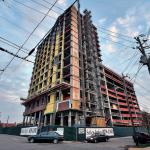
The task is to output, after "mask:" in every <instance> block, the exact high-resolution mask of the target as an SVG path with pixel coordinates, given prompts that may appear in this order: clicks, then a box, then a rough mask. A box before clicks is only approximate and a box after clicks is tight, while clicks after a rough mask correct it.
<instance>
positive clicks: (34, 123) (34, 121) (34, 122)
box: [33, 112, 36, 125]
mask: <svg viewBox="0 0 150 150" xmlns="http://www.w3.org/2000/svg"><path fill="white" fill-rule="evenodd" d="M33 125H36V112H35V113H34V120H33Z"/></svg>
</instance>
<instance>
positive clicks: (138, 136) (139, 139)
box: [133, 132, 150, 145]
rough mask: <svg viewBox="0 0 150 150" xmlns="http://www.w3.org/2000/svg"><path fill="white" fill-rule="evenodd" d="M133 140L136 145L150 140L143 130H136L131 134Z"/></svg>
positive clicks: (149, 136)
mask: <svg viewBox="0 0 150 150" xmlns="http://www.w3.org/2000/svg"><path fill="white" fill-rule="evenodd" d="M133 140H134V142H135V143H136V145H138V143H141V144H144V143H148V142H150V135H149V134H148V133H145V132H136V133H135V134H134V135H133Z"/></svg>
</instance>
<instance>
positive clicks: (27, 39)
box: [0, 0, 58, 75]
mask: <svg viewBox="0 0 150 150" xmlns="http://www.w3.org/2000/svg"><path fill="white" fill-rule="evenodd" d="M57 1H58V0H56V1H55V2H54V3H53V5H52V6H51V7H50V8H49V10H48V11H47V13H46V14H45V16H44V17H43V18H42V19H41V21H40V22H39V23H38V24H37V25H36V27H35V28H34V29H33V31H32V32H31V33H30V35H29V36H28V37H27V38H26V40H25V41H24V43H23V44H22V45H21V47H20V48H19V49H18V51H17V52H16V55H17V54H18V53H19V51H20V49H21V48H22V47H23V46H24V45H25V44H26V42H27V41H28V40H29V38H30V37H31V36H32V34H33V33H34V31H35V30H36V29H37V28H38V27H39V25H40V24H41V23H42V22H43V20H44V19H45V18H46V17H47V14H48V13H49V12H50V11H51V9H52V8H53V7H54V5H55V4H56V3H57ZM29 53H30V52H29ZM27 56H29V54H28V55H27ZM14 58H15V57H13V58H12V59H11V60H10V61H9V63H8V64H7V65H6V66H5V68H4V71H3V72H1V74H0V75H2V74H3V73H4V72H5V70H6V69H7V68H8V66H9V65H10V64H11V62H12V61H13V60H14ZM26 58H27V57H26ZM26 58H25V59H26Z"/></svg>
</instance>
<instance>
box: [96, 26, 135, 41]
mask: <svg viewBox="0 0 150 150" xmlns="http://www.w3.org/2000/svg"><path fill="white" fill-rule="evenodd" d="M98 31H99V32H102V33H104V34H107V35H109V36H112V37H115V38H117V39H119V40H124V41H126V42H130V43H133V44H136V42H134V41H131V40H128V39H126V38H123V37H122V36H118V35H117V33H115V32H114V33H113V34H112V33H111V32H110V31H105V30H104V31H102V30H101V29H98ZM108 32H109V33H108ZM114 34H115V35H114Z"/></svg>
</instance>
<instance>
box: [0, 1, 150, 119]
mask: <svg viewBox="0 0 150 150" xmlns="http://www.w3.org/2000/svg"><path fill="white" fill-rule="evenodd" d="M16 1H18V2H21V3H23V4H25V5H28V6H30V7H32V8H35V9H37V10H39V11H41V12H44V13H46V12H47V10H48V9H47V8H46V7H49V6H50V5H49V4H48V3H46V2H44V1H43V0H38V1H37V2H39V3H42V4H43V5H45V6H46V7H42V6H40V5H38V4H36V3H34V1H32V0H26V1H25V0H5V3H4V2H2V1H0V6H1V9H0V37H3V38H6V39H8V40H10V41H12V42H14V43H16V44H18V45H21V44H23V42H24V41H25V39H26V38H27V36H28V35H29V33H30V32H32V30H33V29H34V28H35V26H36V25H37V24H38V22H39V21H40V20H41V19H42V17H43V15H42V14H40V13H37V12H35V11H33V10H31V9H29V8H26V7H24V6H22V5H20V4H19V3H17V2H16ZM47 1H48V0H47ZM49 2H51V3H53V2H54V0H49ZM72 2H73V0H59V1H58V3H57V6H58V7H61V8H63V9H65V8H67V7H68V6H69V5H70V4H71V3H72ZM149 8H150V2H149V1H147V0H132V1H131V0H126V1H124V0H81V10H84V9H88V10H91V12H92V19H93V22H94V24H95V25H96V26H97V28H98V33H99V40H100V45H101V51H102V59H103V63H104V64H105V65H106V66H108V67H110V68H111V69H112V70H114V71H116V72H118V73H119V74H121V73H122V72H123V73H124V74H128V75H129V76H130V77H131V78H132V77H133V76H134V74H135V73H136V71H137V69H138V66H139V63H138V61H139V58H140V53H139V52H138V51H137V50H134V49H132V48H129V47H133V46H135V45H136V44H135V43H134V42H135V41H134V39H133V37H134V36H137V35H138V34H141V33H144V34H147V32H148V29H149V27H150V9H149ZM54 10H55V11H56V12H59V13H62V12H63V11H61V10H59V9H58V8H56V7H55V8H54ZM56 12H52V11H51V12H50V13H49V15H50V16H52V17H53V18H50V17H46V19H45V20H44V21H43V22H42V24H41V25H40V26H39V28H38V29H37V30H36V31H35V32H34V34H33V36H32V37H31V38H30V39H29V40H28V42H27V43H26V44H25V46H24V47H25V48H27V49H32V48H33V47H34V46H35V45H36V43H37V42H38V41H40V39H41V38H42V37H43V36H44V35H45V33H46V32H47V31H48V30H49V29H50V28H51V27H52V25H53V24H54V22H55V19H56V18H57V17H58V14H57V13H56ZM105 29H106V30H110V31H112V32H114V33H112V32H108V31H106V30H105ZM118 33H119V34H123V35H127V36H128V37H124V36H120V35H119V34H118ZM110 34H112V35H113V36H112V35H110ZM120 37H121V38H120ZM111 40H112V41H114V42H119V43H121V44H124V45H126V46H123V45H120V44H116V43H114V42H111ZM0 46H1V47H4V48H6V49H8V50H10V51H12V52H14V53H15V52H16V51H17V49H14V48H12V47H11V46H8V45H7V44H4V43H2V42H1V41H0ZM148 52H150V50H147V53H148ZM19 55H21V56H26V54H25V53H23V52H22V51H20V52H19ZM11 58H12V56H10V55H8V54H6V53H3V52H0V69H3V68H4V66H6V64H7V63H8V62H9V61H10V59H11ZM131 58H132V59H131ZM29 59H30V60H34V57H33V56H30V57H29ZM32 67H33V65H32V64H31V63H27V62H22V61H21V60H19V59H17V58H15V60H14V61H13V62H12V63H11V65H10V66H9V67H8V69H7V70H6V71H5V72H4V73H3V74H2V76H1V77H0V102H1V103H0V112H1V118H0V119H1V120H2V121H4V122H6V119H7V116H8V115H9V116H10V120H9V121H10V122H20V121H22V113H23V111H24V107H23V106H21V104H20V100H19V98H20V97H26V96H27V93H28V88H29V84H30V78H31V74H32ZM136 82H137V83H136ZM136 82H135V91H136V94H137V97H138V101H139V103H140V106H141V108H142V109H144V110H150V101H149V100H150V99H149V98H150V90H149V85H150V76H149V74H148V71H147V68H146V66H144V67H143V68H142V69H141V71H140V72H139V74H138V76H137V78H136ZM139 84H140V86H139ZM141 85H142V87H141ZM145 89H146V90H145Z"/></svg>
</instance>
